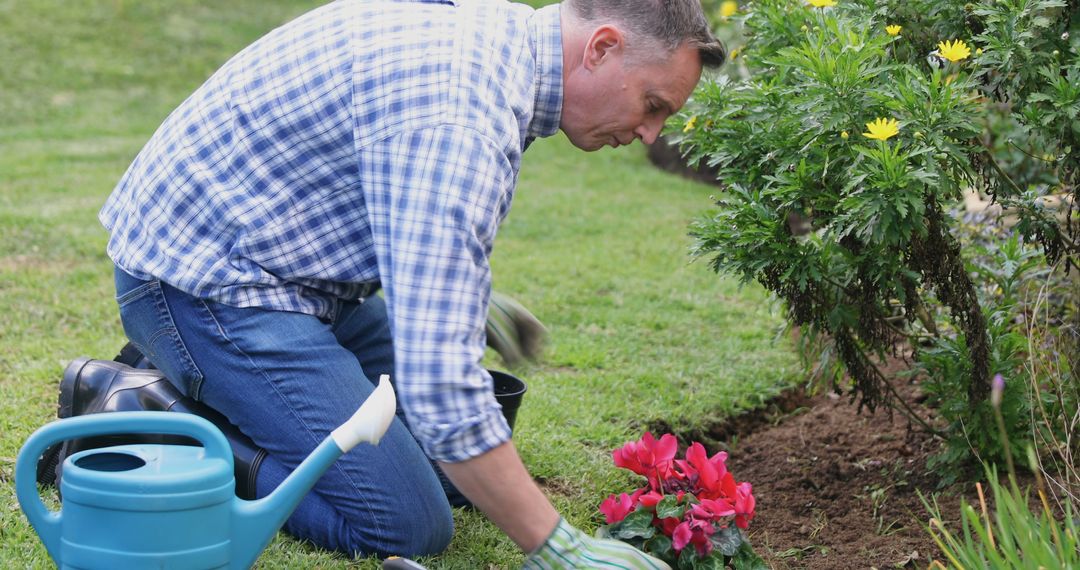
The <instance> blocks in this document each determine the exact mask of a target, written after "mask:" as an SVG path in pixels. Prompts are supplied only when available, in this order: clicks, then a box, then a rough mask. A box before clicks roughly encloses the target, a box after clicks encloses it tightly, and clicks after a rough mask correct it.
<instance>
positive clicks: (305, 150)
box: [99, 0, 562, 462]
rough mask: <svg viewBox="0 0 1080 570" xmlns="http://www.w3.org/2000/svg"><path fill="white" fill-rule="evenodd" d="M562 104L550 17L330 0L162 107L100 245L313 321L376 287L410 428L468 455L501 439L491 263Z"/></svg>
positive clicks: (209, 292)
mask: <svg viewBox="0 0 1080 570" xmlns="http://www.w3.org/2000/svg"><path fill="white" fill-rule="evenodd" d="M561 110H562V46H561V36H560V30H559V8H558V6H549V7H546V8H543V9H540V10H536V11H534V10H532V9H531V8H529V7H527V6H524V5H518V4H509V3H506V2H502V1H490V2H489V1H479V0H461V1H460V2H391V1H385V0H382V1H379V0H369V1H360V0H341V1H339V2H335V3H333V4H330V5H327V6H324V7H321V8H319V9H317V10H314V11H312V12H310V13H309V14H307V15H305V16H302V17H300V18H298V19H297V20H295V21H293V22H291V23H289V24H286V25H284V26H282V27H280V28H278V29H276V30H274V31H272V32H270V33H269V34H268V35H266V36H265V37H263V38H262V39H260V40H258V41H257V42H255V43H254V44H252V45H251V46H249V47H248V48H246V49H245V50H243V51H242V52H240V53H239V54H238V55H236V56H235V57H233V58H232V59H231V60H229V61H228V62H227V63H226V64H225V65H224V66H223V67H222V68H221V69H220V70H218V71H217V72H216V73H215V74H214V75H213V76H212V77H210V79H209V80H207V82H206V83H205V84H204V85H203V86H202V87H200V88H199V89H198V90H197V91H196V92H195V93H194V94H193V95H191V96H190V97H189V98H188V99H187V100H186V101H184V102H183V104H181V105H180V107H179V108H177V109H176V110H175V111H173V113H172V114H170V115H169V117H168V118H167V119H166V120H165V122H164V123H163V124H162V125H161V127H160V128H159V129H158V130H157V132H156V133H155V134H154V136H153V137H152V138H151V139H150V141H149V142H148V143H147V145H146V146H145V147H144V148H143V150H142V151H141V152H140V153H139V155H138V156H137V157H136V159H135V161H134V162H133V163H132V165H131V167H130V168H129V169H128V171H127V173H126V174H125V175H124V176H123V178H122V179H121V180H120V182H119V184H118V185H117V187H116V189H115V190H114V191H113V193H112V195H111V196H110V197H109V199H108V201H107V202H106V204H105V206H104V208H102V210H101V213H100V215H99V217H100V219H101V222H102V223H103V224H104V225H105V227H106V228H107V229H108V230H109V231H110V234H111V237H110V240H109V245H108V253H109V256H110V257H111V258H112V259H113V260H114V261H115V262H116V264H117V265H118V266H119V267H121V268H122V269H124V270H125V271H127V272H128V273H130V274H132V275H134V276H136V277H139V278H143V279H161V280H163V281H165V282H168V283H169V284H170V285H173V286H175V287H176V288H178V289H180V290H183V291H186V292H188V293H190V294H191V295H194V296H196V297H200V298H206V299H212V300H215V301H219V302H221V303H225V304H228V305H232V306H237V307H263V308H268V309H275V310H282V311H299V312H303V313H307V314H311V315H315V316H318V317H320V318H324V319H331V318H333V315H334V314H335V309H336V306H337V303H338V300H339V299H355V298H357V297H358V296H360V295H362V294H363V292H365V291H367V290H370V289H371V285H372V284H373V283H381V285H382V287H383V289H384V294H385V296H386V301H387V307H388V312H389V317H390V323H391V329H392V330H393V334H394V349H395V358H396V370H395V373H396V376H397V378H396V380H395V384H396V386H397V387H398V392H399V395H400V400H401V404H402V407H403V408H404V409H405V412H406V414H407V417H408V418H409V421H410V424H411V427H412V429H413V433H414V435H415V436H416V437H417V439H418V440H419V441H420V442H421V444H422V445H423V446H424V448H425V450H426V451H427V453H428V454H429V455H430V456H431V457H432V458H434V459H438V460H442V461H449V462H454V461H462V460H465V459H468V458H470V457H475V456H477V455H480V454H482V453H485V452H486V451H488V450H490V449H492V448H494V447H496V446H498V445H499V444H501V443H503V442H505V441H506V440H508V439H509V437H510V430H509V428H508V427H507V425H506V422H505V420H504V419H503V417H502V414H501V413H500V411H499V408H498V404H497V403H496V402H495V400H494V397H493V395H492V388H491V378H490V377H489V376H488V374H487V373H486V372H485V371H484V370H483V368H482V367H481V366H480V360H481V358H482V357H483V354H484V341H485V339H484V321H485V316H486V312H487V302H488V297H489V295H490V289H491V271H490V267H489V265H488V258H489V255H490V253H491V248H492V242H493V240H494V238H495V232H496V229H497V228H498V226H499V223H500V222H501V221H502V219H503V218H504V217H505V216H506V213H507V211H508V210H509V208H510V202H511V199H512V197H513V191H514V186H515V183H516V181H517V176H518V171H519V165H520V159H521V154H522V152H523V151H524V150H525V148H527V147H528V145H529V143H530V142H531V141H532V140H533V139H534V138H536V137H542V136H550V135H552V134H554V133H555V132H556V131H557V130H558V125H559V117H560V113H561ZM327 396H328V397H332V395H329V394H328V395H327Z"/></svg>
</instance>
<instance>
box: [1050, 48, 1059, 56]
mask: <svg viewBox="0 0 1080 570" xmlns="http://www.w3.org/2000/svg"><path fill="white" fill-rule="evenodd" d="M1060 54H1061V52H1060V51H1058V50H1054V51H1052V52H1050V55H1052V56H1054V57H1057V56H1058V55H1060Z"/></svg>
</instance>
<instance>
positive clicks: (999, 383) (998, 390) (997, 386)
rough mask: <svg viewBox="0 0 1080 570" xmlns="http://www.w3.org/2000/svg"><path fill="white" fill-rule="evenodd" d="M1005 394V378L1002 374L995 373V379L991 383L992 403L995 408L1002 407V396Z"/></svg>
mask: <svg viewBox="0 0 1080 570" xmlns="http://www.w3.org/2000/svg"><path fill="white" fill-rule="evenodd" d="M1004 394H1005V378H1004V377H1003V376H1002V375H1001V374H995V375H994V381H993V382H991V384H990V403H991V404H993V405H994V407H995V408H1000V407H1001V397H1002V396H1003V395H1004Z"/></svg>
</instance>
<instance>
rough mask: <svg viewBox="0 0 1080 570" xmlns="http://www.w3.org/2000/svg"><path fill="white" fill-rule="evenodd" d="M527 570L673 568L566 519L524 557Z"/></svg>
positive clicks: (651, 569)
mask: <svg viewBox="0 0 1080 570" xmlns="http://www.w3.org/2000/svg"><path fill="white" fill-rule="evenodd" d="M523 568H524V570H546V569H548V568H634V569H639V568H640V569H650V570H671V567H670V566H668V565H667V564H665V563H664V562H662V561H660V560H657V559H656V558H653V557H652V556H649V555H648V554H645V553H644V552H642V551H640V550H638V549H636V548H634V547H633V546H630V545H629V544H626V543H625V542H619V541H617V540H608V539H600V538H592V537H590V536H589V535H587V534H585V533H584V532H581V531H580V530H578V529H576V528H574V527H573V526H571V525H570V523H568V522H566V519H561V518H560V519H559V525H558V526H556V527H555V530H554V531H553V532H552V533H551V536H549V537H548V539H547V541H546V542H544V544H543V545H542V546H541V547H540V548H539V549H537V550H536V551H535V552H533V553H532V554H530V555H529V557H528V558H527V559H526V560H525V566H524V567H523Z"/></svg>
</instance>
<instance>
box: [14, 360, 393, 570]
mask: <svg viewBox="0 0 1080 570" xmlns="http://www.w3.org/2000/svg"><path fill="white" fill-rule="evenodd" d="M396 403H397V401H396V398H395V396H394V389H393V387H392V386H391V385H390V379H389V377H388V376H385V375H384V376H382V377H381V378H380V379H379V385H378V387H377V388H376V389H375V391H374V392H372V393H371V396H369V397H368V399H367V400H366V401H365V402H364V403H363V405H361V406H360V409H358V410H357V411H356V413H355V414H353V416H352V418H350V419H349V420H348V421H346V422H345V423H344V424H342V425H341V426H340V427H338V428H337V429H335V430H334V431H333V432H332V433H331V434H330V435H329V436H328V437H327V438H326V439H325V440H323V442H322V443H321V444H319V446H318V447H317V448H316V449H315V451H313V452H312V453H311V455H309V456H308V457H307V458H306V459H304V461H303V462H302V463H301V464H300V465H299V466H298V467H297V468H296V470H295V471H293V472H292V473H291V474H290V475H289V476H288V477H287V478H286V479H285V481H283V482H282V483H281V485H280V486H278V488H277V489H276V490H274V492H273V493H271V494H270V495H269V496H267V497H264V498H262V499H258V500H255V501H245V500H242V499H238V498H237V497H236V495H235V490H234V489H235V481H234V480H233V456H232V449H231V448H230V447H229V444H228V442H227V441H226V439H225V436H223V435H222V434H221V432H220V431H218V429H217V428H216V427H214V425H213V424H211V423H210V422H208V421H206V420H204V419H203V418H200V417H198V416H195V415H191V414H181V413H170V412H112V413H107V414H90V415H86V416H79V417H74V418H68V419H63V420H59V421H56V422H53V423H51V424H48V425H45V426H44V427H42V428H40V429H38V430H37V431H36V432H34V433H33V434H32V435H31V436H30V438H29V439H28V440H27V441H26V444H25V445H24V446H23V448H22V450H21V451H20V452H19V457H18V459H17V460H16V463H15V489H16V494H17V495H18V498H19V504H20V505H21V506H22V509H23V511H24V512H25V513H26V518H27V519H29V520H30V524H31V525H32V526H33V527H34V530H35V531H37V533H38V536H40V537H41V541H42V542H43V543H45V548H46V549H47V550H48V551H49V556H52V558H53V560H55V561H56V563H57V565H59V566H60V568H62V569H67V568H72V569H74V568H88V569H89V568H147V567H154V568H248V567H249V566H251V565H252V563H254V562H255V559H256V558H258V557H259V553H260V552H262V550H263V549H264V548H266V545H267V544H269V542H270V540H271V539H272V538H273V537H274V533H276V532H277V530H278V529H279V528H281V525H282V524H284V522H285V519H287V518H288V517H289V515H290V514H291V513H292V512H293V510H294V509H295V508H296V505H297V504H299V502H300V500H301V499H302V498H303V496H304V495H305V494H306V493H307V492H308V490H310V489H311V487H312V485H314V484H315V481H316V480H318V478H319V477H320V476H322V474H323V472H325V471H326V469H327V468H328V467H330V465H331V464H332V463H333V462H334V461H336V460H337V458H338V457H341V455H342V454H343V453H345V452H346V451H349V450H350V449H352V448H353V447H354V446H356V445H357V444H358V443H360V442H368V443H371V444H377V443H378V442H379V440H380V439H381V438H382V436H383V434H384V433H386V430H387V428H389V427H390V422H391V421H392V420H393V419H394V410H395V408H396ZM112 433H158V434H171V435H184V436H188V437H192V438H194V439H196V440H198V441H199V442H200V443H202V445H203V447H195V446H186V445H151V444H140V445H119V446H114V447H105V448H100V449H90V450H86V451H82V452H79V453H76V454H73V455H71V456H70V457H68V458H67V459H66V460H65V461H64V469H63V471H64V477H63V480H62V481H61V484H60V492H61V495H62V496H63V498H64V505H63V508H62V509H61V510H60V511H56V512H50V511H49V510H48V509H47V508H46V507H45V505H44V504H43V503H42V502H41V497H40V496H39V495H38V491H37V480H36V472H35V469H36V465H37V461H38V457H39V456H40V455H41V453H42V452H43V451H45V448H47V447H48V446H50V445H52V444H54V443H57V442H60V441H64V440H68V439H74V438H82V437H91V436H99V435H106V434H112Z"/></svg>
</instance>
